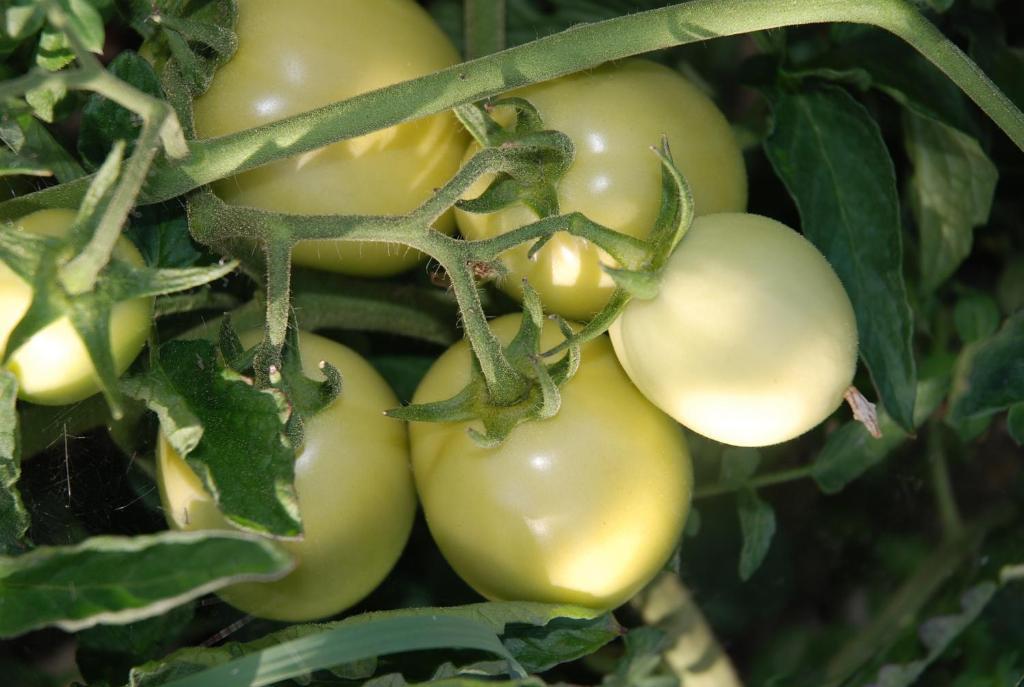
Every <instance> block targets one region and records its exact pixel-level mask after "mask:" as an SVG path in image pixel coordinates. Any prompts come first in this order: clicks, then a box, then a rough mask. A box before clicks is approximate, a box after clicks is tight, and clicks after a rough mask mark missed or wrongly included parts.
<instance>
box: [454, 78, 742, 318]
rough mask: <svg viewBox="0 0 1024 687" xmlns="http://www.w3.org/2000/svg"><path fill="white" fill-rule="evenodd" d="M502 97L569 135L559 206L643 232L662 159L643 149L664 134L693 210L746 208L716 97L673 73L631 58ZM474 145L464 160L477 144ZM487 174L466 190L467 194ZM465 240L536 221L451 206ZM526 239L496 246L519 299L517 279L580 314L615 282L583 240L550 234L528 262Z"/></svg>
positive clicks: (529, 214)
mask: <svg viewBox="0 0 1024 687" xmlns="http://www.w3.org/2000/svg"><path fill="white" fill-rule="evenodd" d="M510 95H513V96H518V97H521V98H525V99H527V100H529V101H530V102H531V103H533V105H534V106H535V107H536V108H537V110H538V111H539V112H540V114H541V116H542V117H543V118H544V126H545V127H546V128H548V129H557V130H559V131H562V132H564V133H565V134H567V135H568V136H569V137H570V138H571V139H572V141H573V143H574V145H575V147H576V157H575V159H574V161H573V164H572V167H571V168H570V169H569V171H568V172H567V173H566V175H565V176H564V177H563V178H562V180H561V181H560V182H559V185H558V200H559V206H560V209H561V211H562V212H563V213H567V212H574V211H578V212H582V213H583V214H585V215H586V216H587V217H589V218H590V219H592V220H594V221H595V222H599V223H600V224H603V225H605V226H607V227H609V228H611V229H615V230H616V231H620V232H622V233H624V234H629V235H630V236H635V237H638V238H642V237H644V236H646V235H647V234H648V233H649V232H650V230H651V228H652V227H653V226H654V222H655V219H656V218H657V216H658V209H659V207H660V203H661V163H660V162H659V160H658V158H657V157H656V156H655V155H654V154H653V153H652V152H651V147H652V146H656V145H658V144H659V143H660V141H661V137H662V135H663V134H664V135H667V136H668V140H669V144H670V145H671V148H672V154H673V156H674V158H675V161H676V164H677V165H678V166H679V169H680V170H682V172H683V174H685V175H686V178H687V180H688V181H689V184H690V187H691V189H692V191H693V197H694V201H695V206H696V211H697V212H698V213H700V214H710V213H713V212H734V211H736V212H738V211H742V210H744V209H746V204H747V176H746V170H745V168H744V164H743V156H742V154H741V152H740V149H739V146H738V145H737V143H736V139H735V137H734V136H733V133H732V130H731V129H730V127H729V123H728V122H727V121H726V120H725V117H724V116H723V115H722V113H721V112H720V111H719V110H718V108H717V107H715V104H714V103H713V102H711V100H709V99H708V97H707V96H705V95H704V94H703V93H702V92H701V91H700V90H699V89H698V88H697V87H696V86H694V85H693V84H691V83H690V82H689V81H687V80H686V79H684V78H683V77H682V76H681V75H680V74H678V73H677V72H675V71H673V70H671V69H669V68H667V67H663V66H661V65H658V64H655V63H653V62H647V61H644V60H629V61H626V62H621V63H617V64H612V65H606V66H604V67H601V68H600V69H596V70H593V71H589V72H581V73H578V74H574V75H572V76H568V77H564V78H561V79H557V80H555V81H549V82H546V83H541V84H537V85H534V86H530V87H528V88H524V89H522V90H519V91H515V92H513V93H511V94H510ZM478 149H479V148H478V146H477V145H476V144H475V143H474V144H471V145H470V148H469V150H468V151H467V154H466V155H467V159H468V158H469V157H470V156H472V155H473V154H474V153H475V152H477V150H478ZM489 182H490V179H489V178H485V179H482V180H481V181H479V182H478V183H477V184H476V186H474V187H473V188H471V189H470V191H469V192H468V193H467V197H475V196H476V195H478V194H479V193H481V192H482V191H483V190H484V189H485V188H486V186H487V184H488V183H489ZM456 218H457V219H458V223H459V229H460V231H461V232H462V233H463V234H464V235H465V236H466V237H467V238H470V239H483V238H490V237H493V236H497V235H500V234H504V233H506V232H509V231H511V230H513V229H516V228H518V227H520V226H522V225H524V224H529V223H530V222H534V221H536V220H537V216H536V215H535V214H534V213H533V211H532V210H530V209H529V208H527V207H526V206H525V205H522V204H518V205H514V206H511V207H509V208H506V209H503V210H500V211H498V212H495V213H490V214H472V213H468V212H464V211H457V212H456ZM528 248H529V246H526V245H523V246H519V247H517V248H514V249H512V250H509V251H507V252H505V253H504V255H503V256H502V260H503V261H504V263H505V265H506V266H507V267H508V268H509V271H510V273H511V275H510V277H509V278H508V279H505V280H503V281H502V283H501V286H502V288H503V289H504V290H506V291H507V292H508V293H510V294H512V295H513V296H515V297H516V298H520V299H521V298H522V279H523V277H525V278H527V279H528V280H529V282H530V284H531V285H532V286H533V287H534V288H535V289H537V291H538V292H539V293H540V295H541V300H542V301H543V302H544V306H545V308H546V309H547V310H549V311H551V312H556V313H559V314H560V315H564V316H565V317H569V318H572V319H577V320H585V319H588V318H589V317H590V316H592V315H593V314H594V313H596V312H597V311H598V310H600V309H601V307H602V306H604V304H605V303H606V302H607V301H608V297H609V295H610V294H611V292H612V290H613V288H614V283H613V282H612V280H611V278H610V277H608V276H607V275H606V274H605V273H604V272H603V271H602V270H601V267H600V262H601V260H604V261H605V262H608V263H611V261H610V259H609V258H608V256H607V255H605V254H604V253H603V252H602V251H600V250H599V249H597V248H596V247H595V246H593V245H591V244H590V243H589V242H587V241H584V240H583V239H579V238H575V237H572V236H569V235H567V234H558V235H556V236H555V237H554V238H553V239H552V240H551V241H550V242H549V243H548V245H547V246H546V247H545V248H544V249H543V250H541V251H540V252H539V253H538V254H537V256H536V258H535V259H534V260H530V259H528V258H527V251H528Z"/></svg>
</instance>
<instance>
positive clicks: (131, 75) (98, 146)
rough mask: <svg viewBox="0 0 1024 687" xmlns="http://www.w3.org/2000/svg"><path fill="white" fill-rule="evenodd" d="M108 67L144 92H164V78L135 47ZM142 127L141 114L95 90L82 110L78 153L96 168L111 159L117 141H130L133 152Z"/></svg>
mask: <svg viewBox="0 0 1024 687" xmlns="http://www.w3.org/2000/svg"><path fill="white" fill-rule="evenodd" d="M107 70H108V71H109V72H110V73H111V74H112V75H114V76H116V77H117V78H119V79H121V80H122V81H124V82H126V83H128V84H130V85H132V86H134V87H135V88H137V89H139V90H140V91H142V92H143V93H146V94H148V95H151V96H155V97H157V98H160V97H162V95H163V93H162V91H161V90H160V80H159V79H158V78H157V75H156V72H154V71H153V68H152V67H151V66H150V64H149V62H147V61H146V60H144V59H143V58H141V57H139V55H138V54H137V53H135V52H133V51H131V50H126V51H124V52H122V53H120V54H119V55H118V56H117V57H115V58H114V59H113V61H112V62H111V63H110V64H109V65H108V66H107ZM141 129H142V121H141V119H140V118H139V116H138V115H137V114H135V113H134V112H132V111H131V110H128V109H127V108H124V107H122V106H121V105H118V104H117V103H115V102H114V101H112V100H108V99H107V98H104V97H103V96H101V95H99V94H95V93H94V94H92V95H91V96H89V99H88V100H87V101H86V103H85V107H84V108H83V109H82V126H81V129H80V130H79V133H78V153H79V155H80V156H81V158H82V160H83V161H84V162H85V164H86V166H87V167H89V168H90V169H92V170H95V169H97V168H99V166H100V165H102V164H103V161H104V160H105V159H106V158H107V154H108V153H109V152H110V149H111V147H112V146H113V144H114V141H119V140H120V141H127V142H128V147H127V150H126V151H125V154H126V155H130V154H131V151H132V150H133V148H134V145H135V144H134V142H135V140H136V139H137V138H138V136H139V131H141Z"/></svg>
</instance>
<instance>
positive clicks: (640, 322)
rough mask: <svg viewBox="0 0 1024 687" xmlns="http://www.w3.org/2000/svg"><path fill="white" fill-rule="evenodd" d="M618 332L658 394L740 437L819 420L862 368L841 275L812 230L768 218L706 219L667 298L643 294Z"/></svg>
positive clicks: (725, 438) (672, 273) (622, 350)
mask: <svg viewBox="0 0 1024 687" xmlns="http://www.w3.org/2000/svg"><path fill="white" fill-rule="evenodd" d="M610 334H611V339H612V343H613V344H614V346H615V352H616V354H617V355H618V357H619V360H620V361H621V362H622V366H623V367H624V368H625V369H626V372H627V373H628V374H629V377H630V379H632V380H633V383H634V384H636V385H637V387H639V389H640V391H642V392H643V393H644V395H645V396H647V398H649V399H651V401H652V402H654V404H655V405H657V406H658V407H659V408H661V409H662V410H664V411H665V412H667V413H668V414H669V415H671V416H672V417H674V418H676V419H677V420H679V422H681V423H682V424H684V425H686V426H687V427H689V428H690V429H692V430H694V431H695V432H699V433H700V434H703V435H705V436H708V437H711V438H712V439H715V440H716V441H721V442H724V443H727V444H735V445H737V446H764V445H768V444H775V443H778V442H781V441H786V440H787V439H792V438H793V437H796V436H799V435H800V434H803V433H804V432H806V431H807V430H809V429H810V428H812V427H814V426H815V425H817V424H818V423H820V422H821V421H822V420H824V419H825V418H826V417H828V416H829V415H830V414H831V413H832V412H833V411H834V410H835V409H836V407H838V406H839V404H840V403H841V402H842V400H843V394H844V393H845V391H846V389H847V388H848V387H849V385H850V382H851V381H852V379H853V373H854V369H855V367H856V365H857V323H856V321H855V319H854V314H853V307H852V306H851V305H850V299H849V297H848V296H847V295H846V291H844V290H843V285H842V284H841V283H840V281H839V278H838V277H837V276H836V274H835V272H833V271H832V268H831V267H830V266H829V264H828V262H826V260H825V258H824V257H823V256H822V255H821V253H819V252H818V250H817V249H816V248H815V247H814V246H813V245H811V243H810V242H809V241H807V240H806V239H805V238H804V237H803V236H801V235H800V234H798V233H797V232H795V231H793V230H792V229H790V228H789V227H787V226H785V225H784V224H780V223H779V222H776V221H775V220H771V219H768V218H767V217H761V216H759V215H748V214H738V213H737V214H720V215H709V216H706V217H699V218H697V219H696V220H695V221H694V223H693V225H692V226H691V227H690V230H689V232H688V233H687V234H686V236H685V237H683V240H682V241H681V242H680V244H679V246H678V247H677V248H676V251H675V253H674V254H673V255H672V258H671V259H670V260H669V262H668V264H667V266H666V268H665V273H664V278H663V281H662V283H661V290H660V292H659V293H658V295H657V297H655V298H654V299H652V300H647V301H644V300H638V299H634V300H632V301H631V302H630V303H629V305H627V306H626V310H625V312H623V314H622V316H621V317H619V319H618V320H616V321H615V323H614V324H613V325H612V328H611V331H610Z"/></svg>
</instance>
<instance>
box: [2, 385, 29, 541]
mask: <svg viewBox="0 0 1024 687" xmlns="http://www.w3.org/2000/svg"><path fill="white" fill-rule="evenodd" d="M17 400H18V380H17V379H15V377H14V375H12V374H11V373H10V372H8V371H7V370H2V369H0V554H12V553H15V552H17V551H20V550H21V549H22V548H24V543H23V539H24V537H25V532H27V531H28V512H27V511H26V510H25V505H24V504H23V503H22V502H21V494H20V493H19V492H18V478H19V477H21V455H20V453H21V452H20V446H19V445H18V444H19V437H18V414H17V412H16V411H15V404H16V401H17Z"/></svg>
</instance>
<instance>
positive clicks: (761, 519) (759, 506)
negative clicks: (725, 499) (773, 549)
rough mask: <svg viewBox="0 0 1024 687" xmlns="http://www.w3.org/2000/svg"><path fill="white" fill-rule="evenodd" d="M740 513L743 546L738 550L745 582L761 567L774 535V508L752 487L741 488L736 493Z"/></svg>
mask: <svg viewBox="0 0 1024 687" xmlns="http://www.w3.org/2000/svg"><path fill="white" fill-rule="evenodd" d="M736 505H737V507H738V508H739V514H740V531H741V532H742V533H743V548H742V549H741V550H740V565H739V573H740V579H741V580H743V581H744V582H746V581H747V580H749V579H750V578H751V577H752V576H753V574H754V573H755V572H757V569H758V568H760V567H761V563H763V562H764V558H765V556H767V555H768V548H769V547H770V546H771V543H772V537H774V536H775V510H774V509H773V508H772V506H771V504H769V503H768V502H767V501H763V500H762V499H761V497H759V496H758V495H757V492H756V491H754V490H753V489H742V490H740V491H739V492H738V493H737V494H736Z"/></svg>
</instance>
